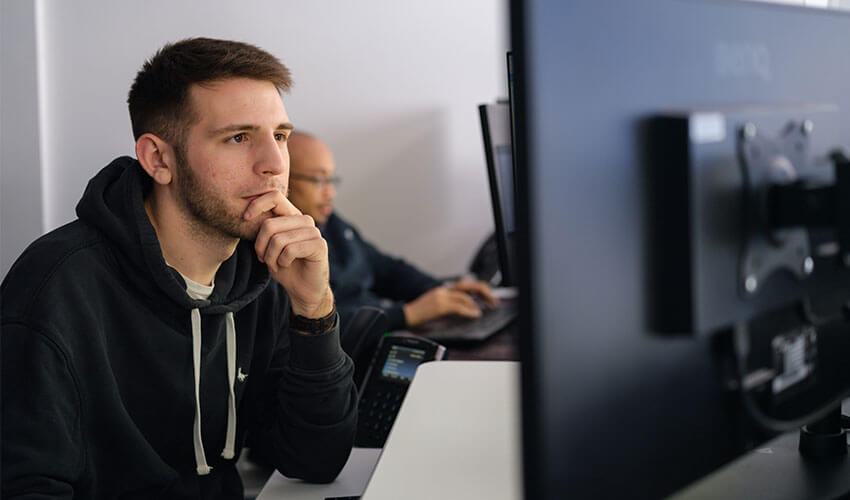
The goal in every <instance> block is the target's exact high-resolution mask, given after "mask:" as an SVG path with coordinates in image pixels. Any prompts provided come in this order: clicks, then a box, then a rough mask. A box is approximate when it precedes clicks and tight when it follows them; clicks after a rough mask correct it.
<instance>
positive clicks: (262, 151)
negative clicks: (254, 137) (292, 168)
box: [254, 136, 289, 175]
mask: <svg viewBox="0 0 850 500" xmlns="http://www.w3.org/2000/svg"><path fill="white" fill-rule="evenodd" d="M288 165H289V152H288V150H287V149H286V147H285V146H282V145H281V143H280V142H278V141H277V140H275V138H274V137H273V136H272V137H270V138H268V139H266V140H263V141H261V142H260V144H258V145H257V157H256V159H255V162H254V169H255V171H256V172H257V173H258V174H259V175H280V174H282V173H284V172H286V169H287V167H288Z"/></svg>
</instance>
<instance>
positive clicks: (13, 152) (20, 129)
mask: <svg viewBox="0 0 850 500" xmlns="http://www.w3.org/2000/svg"><path fill="white" fill-rule="evenodd" d="M35 20H36V9H35V4H33V2H28V1H17V0H15V1H9V0H2V1H0V61H2V66H0V110H2V113H0V277H2V276H5V275H6V271H7V270H8V269H9V267H10V266H11V265H12V262H14V259H15V258H16V257H17V256H18V254H20V253H21V251H22V250H23V249H24V248H26V246H27V245H28V244H29V242H30V241H32V240H33V239H35V238H37V237H38V236H39V235H40V234H41V231H42V227H43V226H44V221H43V216H44V211H43V208H42V195H41V191H42V186H41V180H42V178H41V160H40V158H41V155H40V152H39V145H40V142H39V123H38V76H37V67H36V65H35V64H34V63H33V62H34V61H36V60H37V58H36V38H35Z"/></svg>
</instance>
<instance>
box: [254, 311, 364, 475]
mask: <svg viewBox="0 0 850 500" xmlns="http://www.w3.org/2000/svg"><path fill="white" fill-rule="evenodd" d="M285 328H286V331H287V336H288V340H289V349H279V350H278V351H277V352H276V353H275V357H274V359H273V361H272V369H271V373H270V375H272V377H271V379H272V380H276V381H277V382H276V387H275V388H273V389H272V390H273V391H274V393H275V399H276V402H275V404H276V407H275V410H274V412H273V413H274V417H275V418H273V420H272V421H268V420H267V421H266V423H265V424H264V425H262V426H261V428H262V429H263V430H262V431H260V435H259V436H256V437H258V438H259V439H256V438H255V439H254V443H253V447H254V448H256V449H257V452H258V453H259V455H260V456H261V457H263V458H264V459H266V460H268V461H269V462H271V463H272V464H273V465H274V466H275V467H276V468H277V469H278V470H279V471H280V472H281V473H282V474H283V475H285V476H287V477H290V478H299V479H303V480H305V481H309V482H315V483H327V482H330V481H333V480H334V478H336V476H337V475H338V474H339V472H340V471H341V470H342V467H343V466H344V465H345V462H346V461H347V460H348V455H349V453H351V447H352V446H353V443H354V432H355V430H356V426H357V391H356V389H355V386H354V382H353V379H352V375H353V372H354V364H353V362H352V361H351V358H349V357H348V356H347V355H346V354H345V353H344V352H343V350H342V348H341V347H340V343H339V319H338V318H337V321H336V324H335V325H334V327H333V328H331V329H330V330H329V331H327V332H325V333H322V334H319V335H304V334H302V333H298V332H296V331H295V330H292V329H291V328H289V321H288V320H287V321H286V322H285ZM266 417H268V415H267V416H266Z"/></svg>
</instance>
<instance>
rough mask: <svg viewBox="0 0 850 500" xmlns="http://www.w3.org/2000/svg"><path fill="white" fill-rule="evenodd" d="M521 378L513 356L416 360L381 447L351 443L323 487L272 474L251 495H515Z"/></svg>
mask: <svg viewBox="0 0 850 500" xmlns="http://www.w3.org/2000/svg"><path fill="white" fill-rule="evenodd" d="M519 377H520V372H519V363H517V362H513V361H440V362H435V363H426V364H424V365H421V366H420V367H419V368H418V369H417V371H416V376H415V377H414V379H413V383H412V384H411V385H410V389H409V390H408V392H407V396H406V397H405V399H404V403H403V404H402V406H401V409H400V411H399V414H398V417H397V418H396V422H395V425H394V426H393V428H392V431H391V432H390V435H389V437H388V438H387V442H386V445H385V446H384V448H383V452H382V450H377V449H364V448H355V449H354V451H353V453H352V455H351V458H349V461H348V463H346V465H345V468H344V469H343V472H342V473H341V474H340V476H339V477H338V478H337V480H336V481H334V482H333V483H330V484H328V485H319V484H308V483H304V482H301V481H296V480H291V479H287V478H285V477H284V476H282V475H280V473H278V472H275V473H274V474H273V475H272V477H271V478H270V479H269V481H268V482H267V483H266V486H265V487H264V488H263V490H262V492H261V494H260V496H259V497H257V500H274V499H277V498H281V499H283V498H286V499H296V500H324V499H325V498H327V497H332V496H349V495H350V496H355V495H360V494H362V495H363V499H364V500H381V499H393V500H397V499H398V498H405V499H412V500H415V499H423V500H425V499H427V500H432V499H434V498H439V499H448V500H450V499H455V498H457V499H464V500H465V499H468V498H487V499H503V500H515V499H521V498H522V468H521V459H520V453H521V450H520V410H519V408H520V405H519ZM379 456H380V459H379ZM376 461H377V466H375V462H376ZM373 470H374V473H373ZM370 475H371V479H370ZM367 481H368V486H366V483H367ZM364 487H365V488H366V490H365V493H364V490H363V489H364Z"/></svg>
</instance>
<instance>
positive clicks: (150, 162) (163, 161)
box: [136, 133, 176, 185]
mask: <svg viewBox="0 0 850 500" xmlns="http://www.w3.org/2000/svg"><path fill="white" fill-rule="evenodd" d="M136 158H138V159H139V163H141V164H142V168H144V169H145V172H147V173H148V175H149V176H151V179H153V181H154V182H156V183H157V184H162V185H166V184H169V183H170V182H171V181H172V179H173V178H174V169H175V167H176V160H175V155H174V148H173V147H171V145H170V144H168V143H167V142H165V141H164V140H162V139H161V138H159V137H158V136H156V135H154V134H151V133H147V134H143V135H142V136H141V137H139V139H138V140H137V141H136Z"/></svg>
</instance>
